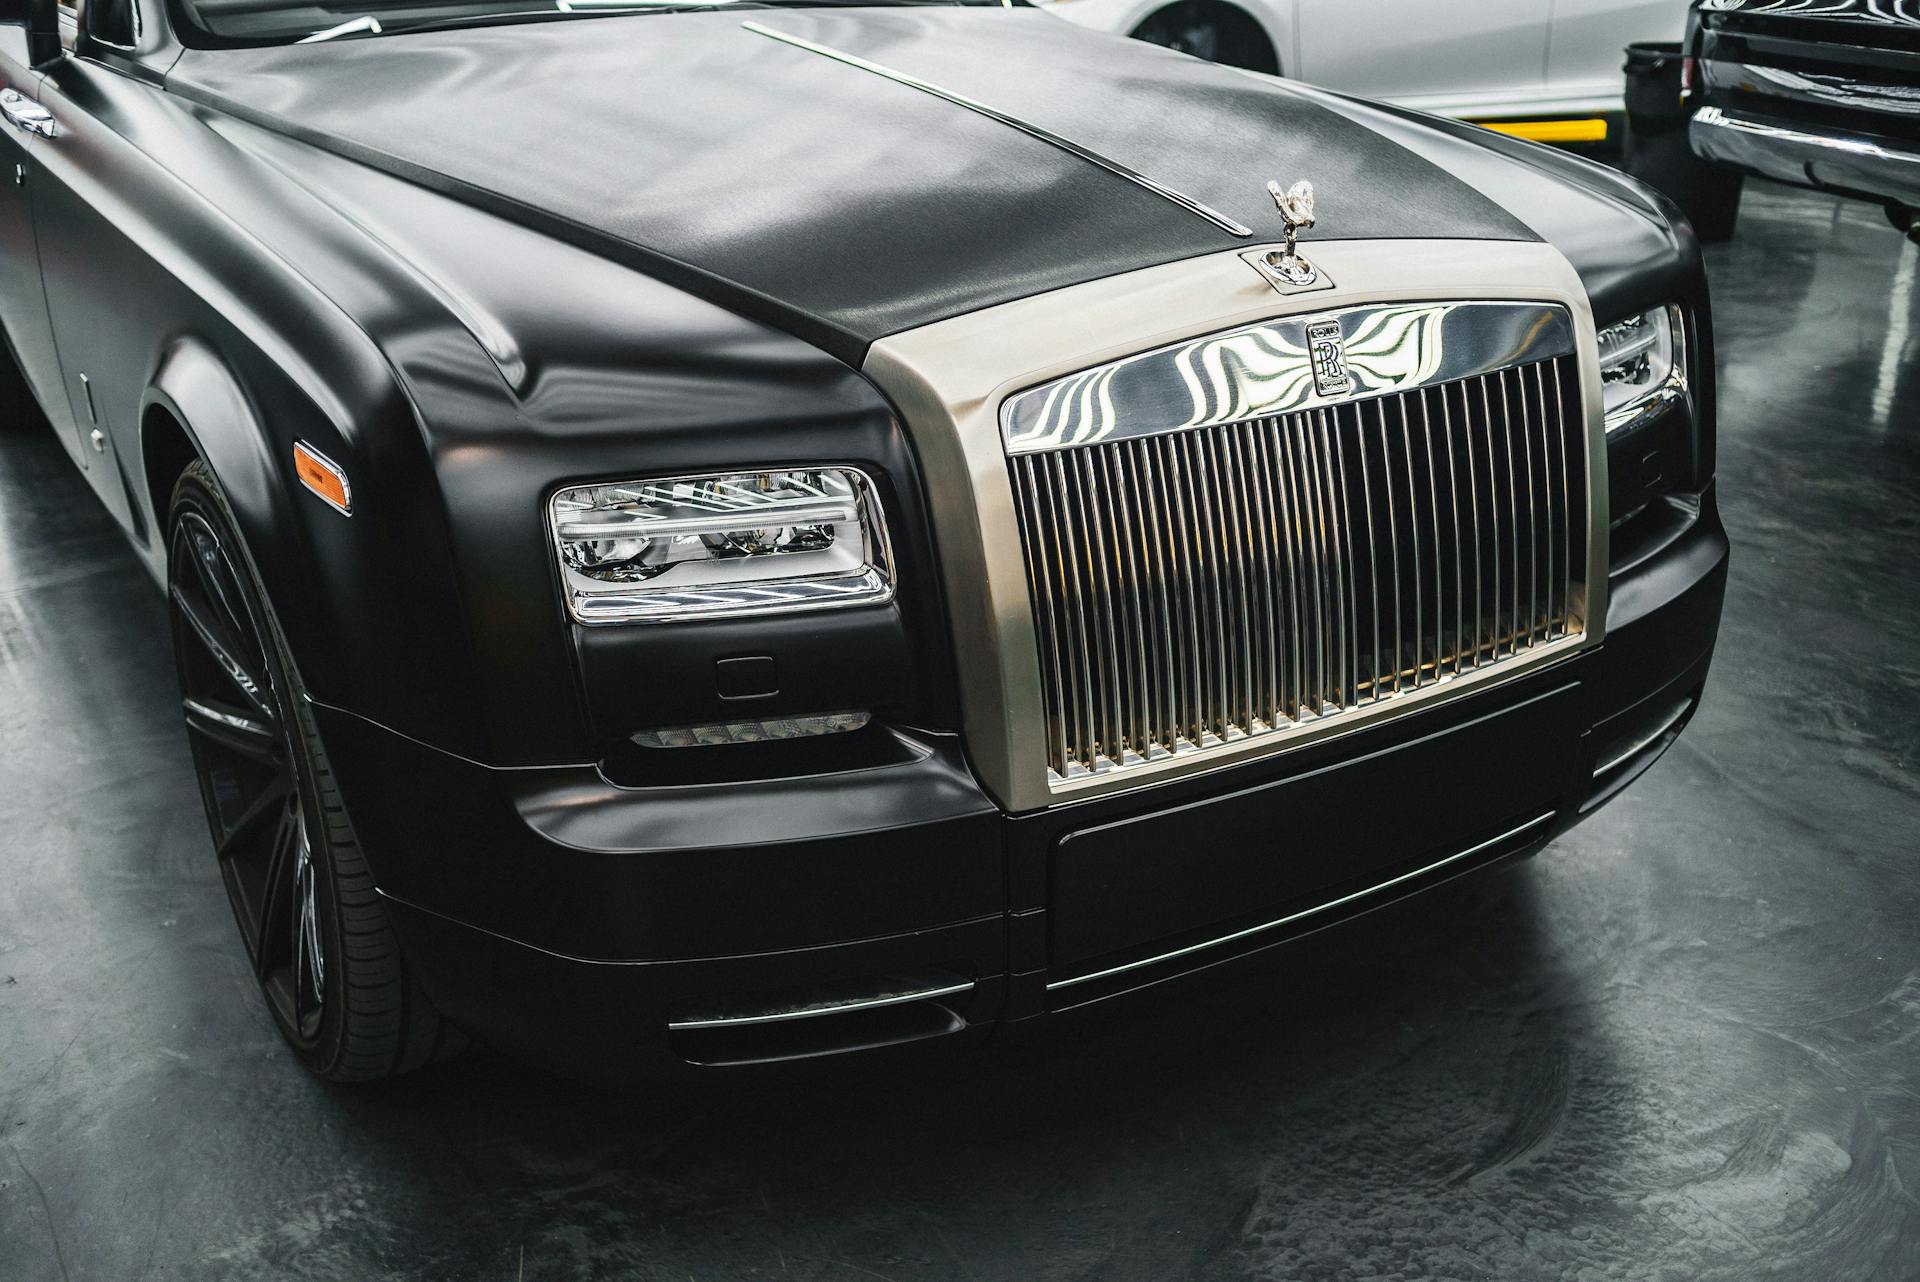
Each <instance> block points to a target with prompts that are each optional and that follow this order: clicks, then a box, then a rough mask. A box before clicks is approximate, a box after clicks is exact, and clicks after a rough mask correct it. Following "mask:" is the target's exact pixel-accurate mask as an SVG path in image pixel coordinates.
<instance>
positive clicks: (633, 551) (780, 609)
mask: <svg viewBox="0 0 1920 1282" xmlns="http://www.w3.org/2000/svg"><path fill="white" fill-rule="evenodd" d="M550 516H551V520H552V525H553V539H554V546H555V547H556V548H557V549H558V551H559V554H560V576H561V578H562V580H563V581H564V582H565V584H566V592H567V608H568V610H570V611H571V612H572V614H573V617H574V618H575V619H577V620H579V621H580V622H581V623H622V622H666V621H672V620H678V619H710V618H716V617H737V616H740V615H750V614H777V613H785V612H788V611H794V610H818V609H827V608H832V607H836V606H848V605H870V604H874V603H876V602H881V601H886V600H888V599H890V598H891V597H892V596H893V558H892V555H891V552H890V550H889V548H888V546H887V530H886V524H885V521H884V520H883V519H882V517H881V512H880V503H879V500H878V499H877V498H876V497H875V496H874V492H873V483H872V482H871V481H869V480H868V479H867V478H866V476H865V475H864V474H862V473H860V472H857V471H854V470H853V469H852V468H844V467H827V468H806V469H800V468H794V469H783V470H779V471H767V472H731V473H724V474H719V475H713V476H676V477H669V478H665V479H662V480H656V481H631V482H627V483H624V484H618V485H582V486H576V487H574V488H572V489H566V490H562V491H560V492H559V493H558V494H556V495H554V496H553V503H552V505H551V508H550Z"/></svg>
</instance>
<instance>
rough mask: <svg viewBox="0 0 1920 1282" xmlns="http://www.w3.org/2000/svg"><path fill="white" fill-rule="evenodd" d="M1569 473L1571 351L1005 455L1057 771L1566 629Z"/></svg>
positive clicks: (1451, 667) (1574, 538)
mask: <svg viewBox="0 0 1920 1282" xmlns="http://www.w3.org/2000/svg"><path fill="white" fill-rule="evenodd" d="M1563 366H1564V367H1565V368H1562V367H1563ZM1585 460H1586V449H1585V425H1584V417H1583V413H1582V404H1581V401H1580V396H1579V375H1578V367H1577V364H1575V363H1574V358H1572V357H1555V358H1552V359H1549V360H1544V361H1537V362H1534V363H1531V364H1527V365H1522V366H1518V367H1514V368H1510V369H1504V370H1495V371H1493V372H1490V373H1484V374H1472V375H1469V376H1467V377H1464V378H1460V379H1457V380H1455V381H1453V382H1449V383H1442V384H1438V385H1434V386H1429V387H1426V388H1421V389H1417V390H1412V391H1407V392H1401V393H1397V394H1393V395H1388V396H1380V397H1375V398H1373V399H1371V400H1362V401H1356V402H1348V403H1344V404H1339V405H1334V406H1331V407H1321V408H1312V409H1303V410H1298V411H1294V412H1292V413H1288V414H1284V415H1277V416H1269V417H1261V418H1252V419H1247V420H1244V421H1239V422H1231V423H1225V424H1219V425H1215V426H1208V427H1201V428H1195V429H1188V430H1183V431H1169V432H1165V433H1162V434H1159V435H1152V436H1142V437H1138V438H1134V439H1129V440H1123V441H1113V442H1097V443H1093V444H1086V445H1075V446H1070V447H1065V448H1062V449H1058V450H1054V451H1050V452H1047V453H1043V454H1025V455H1020V456H1017V457H1015V458H1013V459H1012V460H1011V461H1010V474H1011V480H1012V482H1013V488H1014V498H1015V502H1016V506H1017V509H1018V513H1017V515H1018V524H1019V533H1020V538H1021V541H1022V545H1023V547H1024V548H1025V551H1026V556H1027V583H1028V590H1029V592H1030V593H1031V595H1032V599H1033V616H1034V629H1035V636H1036V639H1037V642H1038V645H1039V649H1040V675H1041V684H1042V686H1043V692H1044V696H1045V702H1046V725H1045V736H1044V737H1045V741H1046V751H1047V758H1048V763H1049V765H1050V767H1051V768H1052V771H1053V773H1054V774H1055V776H1056V777H1058V778H1062V779H1071V778H1075V777H1080V776H1084V775H1089V774H1099V773H1104V772H1106V771H1109V770H1114V769H1124V768H1125V767H1127V766H1129V765H1133V764H1136V763H1139V762H1141V761H1151V760H1156V759H1160V758H1164V757H1166V756H1168V755H1169V754H1173V755H1179V754H1181V753H1185V752H1191V751H1195V750H1197V749H1200V748H1205V747H1209V746H1212V745H1214V744H1217V743H1220V742H1222V741H1226V740H1235V739H1239V738H1243V737H1245V736H1247V735H1261V734H1267V733H1272V732H1275V731H1286V730H1289V729H1292V728H1295V727H1298V726H1300V725H1302V724H1305V723H1310V722H1314V721H1317V720H1320V719H1323V718H1325V717H1329V716H1340V715H1342V714H1345V713H1348V712H1352V711H1354V710H1356V709H1360V708H1364V707H1369V706H1372V705H1375V704H1380V703H1383V702H1385V703H1391V702H1392V701H1393V700H1394V699H1395V698H1396V697H1398V696H1400V695H1403V694H1411V693H1412V692H1414V691H1416V690H1422V691H1424V690H1425V689H1427V688H1428V687H1430V686H1433V685H1435V684H1436V683H1444V682H1449V681H1452V680H1455V679H1457V678H1459V677H1462V676H1471V675H1473V674H1474V673H1475V672H1476V671H1479V670H1481V669H1484V668H1487V667H1489V666H1493V667H1498V666H1500V665H1502V664H1505V663H1507V662H1509V661H1511V660H1512V659H1513V658H1514V657H1516V656H1524V655H1527V654H1528V653H1529V652H1531V651H1534V650H1536V649H1538V648H1539V647H1541V646H1544V645H1548V644H1550V643H1553V642H1555V641H1559V640H1561V639H1563V638H1566V637H1569V636H1575V635H1579V634H1581V633H1582V632H1583V631H1584V628H1585V621H1584V620H1583V619H1581V618H1580V617H1578V614H1577V611H1578V609H1579V607H1580V604H1581V602H1582V601H1583V600H1584V594H1583V593H1582V592H1581V591H1580V590H1579V589H1580V587H1581V581H1582V579H1583V578H1584V576H1585V571H1586V560H1587V552H1586V544H1587V521H1588V514H1587V506H1586V494H1587V483H1586V462H1585Z"/></svg>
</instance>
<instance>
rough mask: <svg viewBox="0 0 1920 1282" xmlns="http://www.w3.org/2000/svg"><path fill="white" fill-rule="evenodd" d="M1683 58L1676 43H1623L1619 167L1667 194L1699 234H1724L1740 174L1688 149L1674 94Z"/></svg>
mask: <svg viewBox="0 0 1920 1282" xmlns="http://www.w3.org/2000/svg"><path fill="white" fill-rule="evenodd" d="M1684 61H1685V59H1684V56H1683V54H1682V52H1681V49H1680V46H1679V45H1678V44H1666V43H1657V42H1653V41H1647V42H1643V43H1639V44H1630V45H1628V46H1627V65H1626V73H1627V142H1626V148H1625V154H1624V156H1623V158H1622V161H1621V167H1622V168H1624V169H1625V170H1626V171H1627V172H1628V173H1630V174H1632V175H1633V176H1634V177H1635V178H1638V179H1639V180H1640V181H1642V182H1644V183H1647V184H1649V185H1651V186H1653V187H1657V188H1658V189H1659V190H1661V191H1663V192H1665V193H1666V194H1667V195H1668V196H1669V197H1670V198H1672V200H1673V203H1674V204H1676V205H1678V206H1680V208H1681V209H1682V210H1684V211H1685V212H1686V215H1687V218H1688V220H1689V221H1691V222H1692V223H1693V229H1694V232H1695V233H1696V234H1698V235H1699V237H1700V239H1701V240H1725V239H1727V237H1729V236H1731V235H1733V228H1734V223H1735V222H1736V221H1737V220H1738V219H1739V216H1740V191H1741V188H1742V187H1743V186H1744V185H1745V182H1746V178H1745V176H1744V175H1743V174H1741V173H1739V172H1738V171H1736V170H1731V169H1722V168H1720V167H1719V166H1717V165H1710V164H1708V163H1707V162H1706V161H1704V160H1702V159H1700V158H1699V157H1698V156H1696V155H1694V154H1693V147H1692V145H1691V144H1690V142H1689V140H1688V138H1687V123H1688V120H1689V119H1690V116H1689V114H1688V112H1687V109H1686V105H1685V104H1684V103H1683V102H1682V101H1681V98H1680V77H1681V68H1682V66H1683V64H1684Z"/></svg>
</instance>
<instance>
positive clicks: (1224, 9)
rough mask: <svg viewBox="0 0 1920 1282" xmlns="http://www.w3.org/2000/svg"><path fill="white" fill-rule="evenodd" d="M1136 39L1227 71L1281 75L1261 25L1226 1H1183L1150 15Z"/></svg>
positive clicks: (1271, 44)
mask: <svg viewBox="0 0 1920 1282" xmlns="http://www.w3.org/2000/svg"><path fill="white" fill-rule="evenodd" d="M1133 38H1134V39H1135V40H1144V41H1146V42H1147V43H1148V44H1155V45H1160V46H1161V47H1163V48H1167V49H1177V50H1179V51H1180V52H1181V53H1185V54H1191V55H1192V56H1194V57H1196V58H1204V59H1206V60H1207V61H1208V62H1218V63H1221V64H1223V65H1225V66H1228V67H1240V68H1243V69H1244V70H1247V71H1260V72H1265V73H1266V74H1268V75H1279V74H1280V59H1279V57H1278V56H1277V55H1276V54H1275V53H1274V50H1273V41H1272V40H1270V39H1269V38H1268V37H1267V33H1266V31H1265V30H1264V29H1263V28H1262V27H1261V26H1260V23H1259V21H1258V20H1257V19H1255V18H1254V17H1253V15H1252V14H1250V13H1248V12H1247V11H1246V10H1244V9H1239V8H1235V7H1234V6H1233V5H1230V4H1227V3H1225V0H1180V2H1179V3H1178V4H1171V5H1168V6H1167V7H1166V8H1164V9H1161V10H1159V11H1158V12H1156V13H1153V14H1150V15H1148V17H1147V18H1146V19H1145V20H1144V21H1143V22H1141V24H1140V25H1139V26H1138V27H1135V28H1134V30H1133Z"/></svg>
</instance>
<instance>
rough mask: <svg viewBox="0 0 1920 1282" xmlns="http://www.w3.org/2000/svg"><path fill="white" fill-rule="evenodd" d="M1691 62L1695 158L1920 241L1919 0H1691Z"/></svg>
mask: <svg viewBox="0 0 1920 1282" xmlns="http://www.w3.org/2000/svg"><path fill="white" fill-rule="evenodd" d="M1687 55H1688V63H1687V66H1688V86H1687V88H1688V93H1687V106H1688V109H1689V110H1690V111H1691V112H1692V115H1693V122H1692V140H1693V148H1694V151H1695V152H1696V153H1697V154H1698V155H1699V156H1701V157H1702V158H1703V159H1706V160H1710V161H1713V162H1716V163H1718V164H1722V165H1726V166H1729V167H1731V168H1732V169H1734V170H1736V171H1738V172H1740V173H1744V174H1759V175H1762V176H1764V177H1767V178H1773V179H1777V180H1779V181H1781V182H1789V183H1794V184H1796V185H1798V186H1801V187H1812V188H1815V189H1816V190H1820V191H1827V192H1832V193H1835V194H1836V195H1842V196H1852V197H1855V198H1857V199H1862V200H1871V201H1873V202H1875V203H1877V204H1880V205H1884V206H1886V209H1887V214H1888V216H1889V217H1890V218H1891V219H1892V220H1893V223H1894V225H1895V226H1896V227H1899V228H1901V229H1902V230H1904V231H1906V232H1907V233H1908V234H1909V235H1913V236H1915V237H1916V238H1920V227H1916V225H1915V211H1916V210H1920V0H1694V8H1693V16H1692V20H1691V23H1690V25H1689V27H1688V32H1687ZM1727 198H1728V199H1730V200H1738V199H1739V194H1738V191H1737V189H1734V190H1732V191H1731V192H1730V194H1729V196H1728V197H1727Z"/></svg>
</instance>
